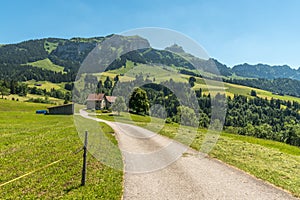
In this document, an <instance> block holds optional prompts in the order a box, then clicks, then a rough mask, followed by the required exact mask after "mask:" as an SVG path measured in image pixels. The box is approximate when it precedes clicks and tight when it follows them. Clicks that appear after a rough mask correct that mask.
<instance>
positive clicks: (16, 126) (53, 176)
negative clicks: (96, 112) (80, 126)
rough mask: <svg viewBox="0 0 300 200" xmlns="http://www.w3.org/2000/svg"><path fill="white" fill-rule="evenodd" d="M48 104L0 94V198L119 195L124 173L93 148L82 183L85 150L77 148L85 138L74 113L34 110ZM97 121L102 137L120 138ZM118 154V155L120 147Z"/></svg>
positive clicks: (109, 196) (81, 197)
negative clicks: (102, 159)
mask: <svg viewBox="0 0 300 200" xmlns="http://www.w3.org/2000/svg"><path fill="white" fill-rule="evenodd" d="M48 106H49V105H45V104H34V103H24V102H16V101H10V100H2V99H0V130H1V131H0V165H1V167H0V194H1V196H0V199H54V198H61V199H121V196H122V189H123V188H122V181H123V172H122V171H119V170H116V169H114V168H111V167H108V166H106V165H104V164H102V163H101V162H99V161H98V160H97V159H95V158H94V157H93V156H92V155H91V154H90V153H88V162H87V182H86V186H84V187H81V186H80V183H81V182H80V181H81V169H82V151H81V152H79V153H77V154H75V153H74V152H75V151H77V150H78V149H80V148H82V146H83V143H82V140H81V139H80V137H79V134H78V132H77V131H76V128H75V126H74V120H73V117H72V116H63V115H37V114H35V110H37V109H45V108H46V107H48ZM80 120H81V121H83V123H85V122H84V120H85V119H84V118H82V119H80ZM99 126H101V127H102V129H101V130H102V131H100V133H102V134H101V135H99V137H102V138H103V137H105V138H108V139H109V140H111V142H112V143H117V141H116V140H115V138H114V137H113V135H112V132H113V130H112V129H111V128H110V127H108V126H107V125H105V124H103V123H101V124H99ZM82 132H83V131H82ZM80 133H81V132H80ZM82 134H83V133H82ZM80 136H81V137H82V135H80ZM94 137H95V136H94ZM90 139H91V138H90V136H89V140H90ZM93 139H94V138H93ZM102 148H103V149H104V150H105V148H106V147H105V146H102ZM115 156H116V157H114V156H112V159H114V160H120V152H119V154H118V153H116V154H115ZM119 163H120V162H119ZM121 163H122V162H121ZM22 176H24V177H22ZM18 178H19V179H18ZM14 179H16V180H15V181H12V180H14ZM10 181H12V182H10Z"/></svg>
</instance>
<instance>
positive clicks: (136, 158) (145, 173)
mask: <svg viewBox="0 0 300 200" xmlns="http://www.w3.org/2000/svg"><path fill="white" fill-rule="evenodd" d="M81 115H82V116H83V117H85V118H90V119H93V120H96V121H103V122H106V123H107V124H108V125H110V126H111V127H112V128H113V129H114V130H115V132H116V135H117V138H118V141H119V147H120V149H121V151H122V154H123V157H124V161H125V182H124V199H136V200H139V199H141V200H142V199H143V200H145V199H146V200H147V199H155V200H158V199H172V200H173V199H184V200H186V199H204V200H206V199H207V200H208V199H209V200H213V199H220V200H221V199H230V200H233V199H243V200H246V199H251V200H252V199H253V200H254V199H255V200H257V199H265V200H274V199H278V200H283V199H297V198H294V197H292V196H291V195H290V194H289V193H286V192H284V191H283V190H280V189H278V188H275V187H273V186H271V185H270V184H268V183H265V182H263V181H261V180H258V179H256V178H253V177H252V176H250V175H248V174H246V173H244V172H242V171H240V170H237V169H235V168H232V167H230V166H228V165H226V164H224V163H222V162H220V161H217V160H215V159H210V158H209V157H205V156H204V155H201V154H199V153H198V152H196V151H194V150H191V149H188V148H187V147H185V146H184V145H182V144H179V143H177V142H174V141H173V140H170V139H168V138H165V137H163V136H160V135H157V134H155V133H153V132H151V131H148V130H145V129H143V128H140V127H136V126H133V125H127V124H122V123H117V122H107V121H104V120H100V119H96V118H93V117H90V116H88V115H87V113H86V112H84V111H81ZM183 152H185V153H184V154H183V155H182V153H183ZM178 155H179V156H178Z"/></svg>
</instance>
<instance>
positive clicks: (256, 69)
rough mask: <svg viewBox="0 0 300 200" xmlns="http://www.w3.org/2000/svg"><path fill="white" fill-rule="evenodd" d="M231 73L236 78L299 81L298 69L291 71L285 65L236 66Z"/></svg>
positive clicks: (299, 71) (299, 72) (299, 73)
mask: <svg viewBox="0 0 300 200" xmlns="http://www.w3.org/2000/svg"><path fill="white" fill-rule="evenodd" d="M232 71H233V72H234V73H235V74H236V75H237V76H242V77H249V78H266V79H276V78H291V79H296V80H300V68H299V69H298V70H296V69H292V68H291V67H289V66H287V65H282V66H270V65H266V64H257V65H249V64H247V63H245V64H242V65H236V66H234V67H233V68H232Z"/></svg>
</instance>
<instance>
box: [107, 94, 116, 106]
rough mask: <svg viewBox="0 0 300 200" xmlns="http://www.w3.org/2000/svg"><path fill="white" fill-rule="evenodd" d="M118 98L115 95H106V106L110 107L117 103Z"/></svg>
mask: <svg viewBox="0 0 300 200" xmlns="http://www.w3.org/2000/svg"><path fill="white" fill-rule="evenodd" d="M116 98H117V97H115V96H105V103H106V108H110V107H111V106H112V104H113V103H115V101H116Z"/></svg>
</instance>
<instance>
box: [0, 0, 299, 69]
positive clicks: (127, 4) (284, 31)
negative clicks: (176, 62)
mask: <svg viewBox="0 0 300 200" xmlns="http://www.w3.org/2000/svg"><path fill="white" fill-rule="evenodd" d="M284 2H285V3H284ZM1 8H2V9H1V12H0V23H1V26H2V28H1V31H0V43H2V44H5V43H16V42H20V41H23V40H28V39H35V38H44V37H60V38H71V37H74V36H80V37H90V36H104V35H108V34H111V33H120V32H123V31H126V30H129V29H133V28H141V27H163V28H169V29H173V30H176V31H179V32H181V33H184V34H186V35H187V36H189V37H191V38H193V39H194V40H196V41H197V42H198V43H199V44H200V45H201V46H203V47H204V48H205V49H206V51H207V52H208V54H209V55H210V56H211V57H214V58H216V59H218V60H220V61H221V62H223V63H225V64H227V65H228V66H233V65H235V64H240V63H245V62H247V63H251V64H255V63H267V64H272V65H274V64H280V65H281V64H288V65H290V66H291V67H293V68H298V67H299V66H300V55H299V53H298V52H299V50H300V12H299V10H300V1H297V0H287V1H276V0H236V1H230V0H206V1H203V0H198V1H195V0H194V1H192V0H185V1H183V0H181V1H179V0H172V1H164V0H151V1H146V0H145V1H142V0H139V1H130V0H127V1H113V0H112V1H101V0H100V1H99V0H94V1H93V0H86V1H84V0H81V1H80V0H73V1H67V0H65V1H64V0H45V1H38V0H32V1H30V0H28V1H22V0H20V1H14V0H12V1H2V2H1Z"/></svg>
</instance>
